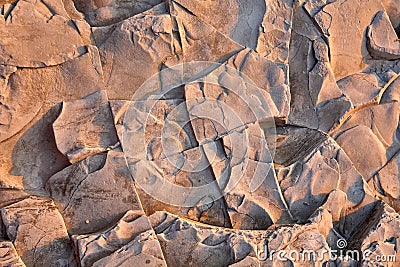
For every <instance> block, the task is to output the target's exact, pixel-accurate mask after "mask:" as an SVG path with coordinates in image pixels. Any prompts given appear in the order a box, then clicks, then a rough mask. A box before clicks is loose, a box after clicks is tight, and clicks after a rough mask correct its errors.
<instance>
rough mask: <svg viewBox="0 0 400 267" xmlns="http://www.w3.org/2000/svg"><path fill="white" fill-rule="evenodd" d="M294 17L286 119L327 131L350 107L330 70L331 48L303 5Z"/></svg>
mask: <svg viewBox="0 0 400 267" xmlns="http://www.w3.org/2000/svg"><path fill="white" fill-rule="evenodd" d="M327 6H329V5H327ZM308 9H310V8H308ZM308 12H310V11H308ZM321 12H322V11H321ZM293 17H294V22H293V31H292V38H291V45H290V52H291V53H290V57H289V68H290V70H291V71H290V74H289V79H290V83H291V90H290V93H291V102H290V115H289V118H288V120H289V122H290V123H292V124H295V125H300V126H305V127H308V128H312V129H319V130H322V131H324V132H328V131H329V130H330V129H331V128H332V127H333V126H334V125H336V124H337V122H338V120H339V119H340V118H341V117H342V116H343V115H344V113H345V112H347V111H348V110H349V109H350V108H351V107H352V105H351V103H350V101H349V99H347V98H346V97H344V96H342V92H341V91H340V89H339V87H338V86H337V84H336V79H338V77H336V74H335V73H334V70H333V68H332V60H331V58H332V55H331V54H332V52H331V50H332V48H331V46H330V43H329V42H328V40H327V39H326V37H325V35H324V33H323V32H321V31H320V28H319V27H317V26H316V25H315V21H314V20H313V19H312V18H310V14H309V13H307V10H306V9H305V8H304V7H303V5H300V4H298V5H297V6H296V7H295V9H294V14H293Z"/></svg>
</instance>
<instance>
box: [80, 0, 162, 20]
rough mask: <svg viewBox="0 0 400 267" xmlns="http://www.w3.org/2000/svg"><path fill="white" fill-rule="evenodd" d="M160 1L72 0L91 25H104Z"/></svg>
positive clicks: (148, 7)
mask: <svg viewBox="0 0 400 267" xmlns="http://www.w3.org/2000/svg"><path fill="white" fill-rule="evenodd" d="M161 2H162V1H161V0H129V1H123V0H112V1H97V0H96V1H89V2H88V1H82V0H74V3H75V5H76V7H77V9H78V10H79V11H81V12H83V13H84V14H85V19H86V20H87V21H88V23H89V24H90V25H92V26H105V25H109V24H113V23H117V22H119V21H121V20H124V19H126V18H129V17H132V16H133V15H136V14H138V13H141V12H143V11H145V10H147V9H150V8H152V7H153V6H155V5H157V4H159V3H161Z"/></svg>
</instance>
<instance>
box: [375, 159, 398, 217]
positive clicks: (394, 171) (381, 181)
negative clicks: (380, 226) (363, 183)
mask: <svg viewBox="0 0 400 267" xmlns="http://www.w3.org/2000/svg"><path fill="white" fill-rule="evenodd" d="M399 166H400V153H397V154H396V155H395V156H394V157H393V158H392V159H391V160H390V161H389V162H388V163H387V164H385V166H383V167H382V168H381V169H380V170H379V171H378V172H376V173H375V174H374V176H373V177H372V178H371V180H370V181H369V183H368V184H369V185H370V187H371V188H372V189H373V190H374V191H375V193H376V194H377V195H378V196H379V198H380V199H382V200H383V201H385V202H386V203H388V204H389V205H390V206H391V207H392V208H394V209H395V210H396V211H397V212H399V211H400V180H399V177H400V173H399Z"/></svg>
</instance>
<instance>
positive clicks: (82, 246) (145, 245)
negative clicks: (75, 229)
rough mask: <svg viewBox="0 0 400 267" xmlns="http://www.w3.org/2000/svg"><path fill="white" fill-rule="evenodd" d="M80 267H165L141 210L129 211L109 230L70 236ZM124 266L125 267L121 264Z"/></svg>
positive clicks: (159, 248)
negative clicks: (138, 266)
mask: <svg viewBox="0 0 400 267" xmlns="http://www.w3.org/2000/svg"><path fill="white" fill-rule="evenodd" d="M72 240H73V242H74V245H75V248H76V250H77V252H78V256H79V258H80V263H81V265H82V266H108V265H112V266H131V265H126V264H133V263H136V262H138V263H140V264H145V263H146V264H151V266H166V265H165V263H164V257H163V254H162V251H161V247H160V245H159V243H158V241H157V238H156V236H155V234H154V231H153V230H152V228H151V226H150V223H149V220H148V218H147V217H146V216H145V215H144V213H143V211H138V210H134V211H133V210H130V211H128V212H126V213H125V215H124V216H123V217H122V218H121V219H120V220H119V221H118V223H117V224H116V225H114V226H112V227H111V228H109V229H107V230H105V231H103V232H99V233H93V234H88V235H74V236H72ZM123 264H125V265H123Z"/></svg>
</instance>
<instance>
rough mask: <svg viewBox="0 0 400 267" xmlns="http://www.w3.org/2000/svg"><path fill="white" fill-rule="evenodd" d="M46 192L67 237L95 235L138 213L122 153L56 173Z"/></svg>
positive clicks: (137, 204) (87, 161)
mask: <svg viewBox="0 0 400 267" xmlns="http://www.w3.org/2000/svg"><path fill="white" fill-rule="evenodd" d="M46 190H47V191H48V192H49V194H50V196H51V198H52V199H53V200H54V202H55V203H56V205H57V207H58V208H59V210H60V212H61V213H62V215H63V217H64V219H65V224H66V226H67V229H68V233H69V234H83V233H89V232H93V231H98V230H100V229H103V228H105V227H108V226H110V225H111V224H112V223H114V222H115V221H117V220H118V219H119V218H120V217H121V216H122V215H123V214H124V213H125V212H126V211H128V210H139V211H141V210H142V207H141V205H140V202H139V199H138V197H137V194H136V190H135V187H134V184H133V181H132V178H131V176H130V174H129V171H128V168H127V167H126V163H125V159H124V156H123V153H122V152H119V151H115V150H113V151H109V152H108V153H107V155H105V154H99V155H96V156H92V157H88V158H86V159H84V160H82V161H80V162H77V163H74V164H72V165H71V166H69V167H67V168H65V169H64V170H62V171H60V172H58V173H56V174H55V175H53V176H52V177H51V178H50V179H49V181H48V182H47V184H46Z"/></svg>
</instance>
